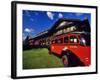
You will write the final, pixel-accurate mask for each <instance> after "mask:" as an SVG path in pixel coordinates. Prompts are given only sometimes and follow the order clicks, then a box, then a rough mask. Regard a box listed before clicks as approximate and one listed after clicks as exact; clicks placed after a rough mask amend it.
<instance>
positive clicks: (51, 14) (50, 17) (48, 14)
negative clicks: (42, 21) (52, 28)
mask: <svg viewBox="0 0 100 80" xmlns="http://www.w3.org/2000/svg"><path fill="white" fill-rule="evenodd" d="M47 16H48V18H49V19H51V20H53V17H54V14H53V13H52V12H47Z"/></svg>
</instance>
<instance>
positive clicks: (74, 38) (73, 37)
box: [70, 36, 79, 43]
mask: <svg viewBox="0 0 100 80" xmlns="http://www.w3.org/2000/svg"><path fill="white" fill-rule="evenodd" d="M78 42H79V41H78V38H77V37H76V36H70V43H78Z"/></svg>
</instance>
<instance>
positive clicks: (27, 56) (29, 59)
mask: <svg viewBox="0 0 100 80" xmlns="http://www.w3.org/2000/svg"><path fill="white" fill-rule="evenodd" d="M55 67H56V68H57V67H63V64H62V62H61V59H60V58H58V57H56V56H54V55H50V54H49V53H48V49H46V48H37V49H31V50H25V51H23V69H36V68H55Z"/></svg>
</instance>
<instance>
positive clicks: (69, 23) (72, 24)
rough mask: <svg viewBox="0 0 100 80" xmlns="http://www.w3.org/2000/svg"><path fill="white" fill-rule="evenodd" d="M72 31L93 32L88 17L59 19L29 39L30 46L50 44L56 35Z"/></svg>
mask: <svg viewBox="0 0 100 80" xmlns="http://www.w3.org/2000/svg"><path fill="white" fill-rule="evenodd" d="M71 32H89V33H90V32H91V31H90V24H89V21H88V19H84V20H82V21H81V20H77V19H64V18H63V19H59V20H58V21H57V22H56V23H55V24H54V25H53V26H52V27H51V29H49V30H46V31H44V32H41V33H39V34H37V35H36V37H34V38H31V39H29V40H28V46H31V47H33V46H49V45H50V44H51V43H52V40H53V38H54V37H56V36H59V35H65V34H67V33H71Z"/></svg>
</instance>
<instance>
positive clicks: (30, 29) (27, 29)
mask: <svg viewBox="0 0 100 80" xmlns="http://www.w3.org/2000/svg"><path fill="white" fill-rule="evenodd" d="M24 31H25V32H28V33H31V32H33V31H34V30H33V29H32V28H25V29H24Z"/></svg>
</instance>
